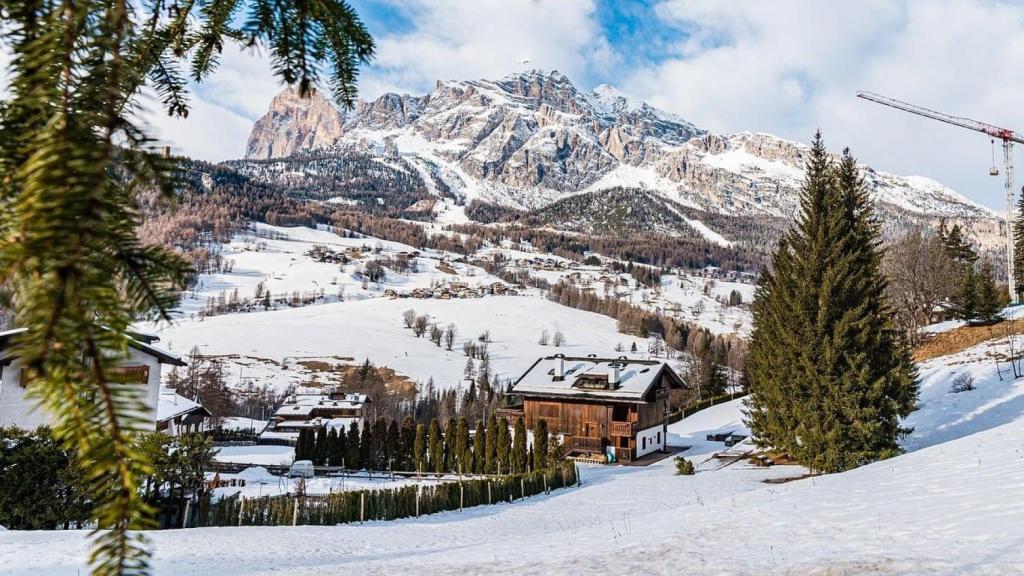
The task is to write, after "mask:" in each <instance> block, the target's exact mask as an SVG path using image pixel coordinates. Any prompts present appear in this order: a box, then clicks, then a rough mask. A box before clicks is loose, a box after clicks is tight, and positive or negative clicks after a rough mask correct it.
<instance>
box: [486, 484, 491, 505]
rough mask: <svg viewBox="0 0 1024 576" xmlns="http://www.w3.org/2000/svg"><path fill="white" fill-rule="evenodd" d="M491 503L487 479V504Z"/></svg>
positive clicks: (489, 485)
mask: <svg viewBox="0 0 1024 576" xmlns="http://www.w3.org/2000/svg"><path fill="white" fill-rule="evenodd" d="M490 503H491V481H490V480H488V481H487V504H488V505H489V504H490Z"/></svg>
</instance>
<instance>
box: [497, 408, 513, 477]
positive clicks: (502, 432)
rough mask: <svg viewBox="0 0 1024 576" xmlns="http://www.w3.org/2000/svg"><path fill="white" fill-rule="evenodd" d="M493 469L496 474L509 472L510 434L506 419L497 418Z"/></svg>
mask: <svg viewBox="0 0 1024 576" xmlns="http://www.w3.org/2000/svg"><path fill="white" fill-rule="evenodd" d="M494 446H495V447H494V471H495V473H496V474H508V473H509V455H510V454H511V453H512V435H511V434H509V429H508V419H507V418H505V417H502V418H500V419H499V420H498V433H497V434H496V435H495V445H494Z"/></svg>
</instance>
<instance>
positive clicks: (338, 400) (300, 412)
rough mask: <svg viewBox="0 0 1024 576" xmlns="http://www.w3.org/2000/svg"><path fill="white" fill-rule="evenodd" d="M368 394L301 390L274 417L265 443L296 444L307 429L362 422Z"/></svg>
mask: <svg viewBox="0 0 1024 576" xmlns="http://www.w3.org/2000/svg"><path fill="white" fill-rule="evenodd" d="M369 401H370V399H369V398H368V397H367V396H366V394H355V393H344V392H331V393H325V392H324V391H323V390H321V389H319V388H300V389H299V390H296V392H295V394H292V395H291V396H289V397H288V398H286V399H285V401H284V404H282V405H281V407H280V408H278V409H277V411H276V412H274V418H273V420H271V422H270V425H269V426H268V427H267V429H266V430H264V431H263V433H262V434H260V440H262V441H264V442H274V443H279V442H280V443H284V442H286V443H289V444H294V443H295V442H296V441H298V439H299V432H300V431H301V430H302V429H303V428H311V429H313V430H316V429H318V428H327V429H328V430H330V429H331V428H342V427H345V428H346V429H347V428H348V427H350V426H351V425H352V424H353V423H361V421H362V418H363V408H364V406H365V405H366V403H367V402H369Z"/></svg>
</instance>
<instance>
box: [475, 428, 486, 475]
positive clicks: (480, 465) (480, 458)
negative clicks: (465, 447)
mask: <svg viewBox="0 0 1024 576" xmlns="http://www.w3.org/2000/svg"><path fill="white" fill-rule="evenodd" d="M486 453H487V430H486V429H484V421H483V420H477V421H476V432H475V433H474V434H473V473H474V474H483V473H484V471H485V470H486V463H487V461H486V458H487V456H486Z"/></svg>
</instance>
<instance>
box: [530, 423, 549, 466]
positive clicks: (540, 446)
mask: <svg viewBox="0 0 1024 576" xmlns="http://www.w3.org/2000/svg"><path fill="white" fill-rule="evenodd" d="M547 467H548V423H547V420H544V419H543V418H541V419H539V420H537V424H535V425H534V427H533V469H534V470H543V469H545V468H547Z"/></svg>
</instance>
